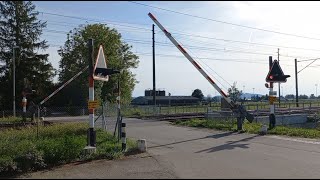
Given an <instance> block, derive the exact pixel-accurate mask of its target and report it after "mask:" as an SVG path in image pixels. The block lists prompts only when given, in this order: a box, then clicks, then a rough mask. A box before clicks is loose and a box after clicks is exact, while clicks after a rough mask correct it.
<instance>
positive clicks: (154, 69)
mask: <svg viewBox="0 0 320 180" xmlns="http://www.w3.org/2000/svg"><path fill="white" fill-rule="evenodd" d="M154 44H155V43H154V24H152V59H153V104H154V111H153V113H155V110H156V65H155V63H156V62H155V61H156V57H155V45H154Z"/></svg>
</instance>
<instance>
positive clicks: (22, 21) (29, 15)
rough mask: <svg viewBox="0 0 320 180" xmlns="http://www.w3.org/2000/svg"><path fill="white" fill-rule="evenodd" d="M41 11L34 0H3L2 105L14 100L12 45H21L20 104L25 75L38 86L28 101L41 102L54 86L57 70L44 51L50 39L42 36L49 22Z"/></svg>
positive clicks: (0, 22) (18, 71) (0, 29)
mask: <svg viewBox="0 0 320 180" xmlns="http://www.w3.org/2000/svg"><path fill="white" fill-rule="evenodd" d="M38 15H39V12H37V11H36V9H35V5H34V4H33V3H32V2H31V1H0V44H1V45H0V84H1V88H0V99H1V101H0V108H3V109H7V108H11V107H12V104H13V102H12V88H13V87H12V81H13V73H12V69H13V63H12V56H13V47H18V48H19V49H18V52H16V58H15V59H16V63H15V65H16V69H15V72H16V78H15V79H16V83H15V84H16V104H17V105H18V104H20V103H19V102H21V99H22V95H21V94H22V91H23V88H24V78H26V80H28V81H29V82H30V84H29V85H30V86H31V88H32V89H34V90H36V94H35V95H34V96H33V98H31V99H28V102H30V101H34V102H35V103H38V102H39V101H40V100H41V99H42V98H44V97H45V96H47V95H48V92H50V90H51V88H52V86H53V83H52V81H53V77H54V75H55V71H54V69H53V67H52V65H51V63H50V62H49V61H48V56H49V54H45V53H41V52H43V51H45V50H46V49H47V48H48V45H47V41H45V40H41V35H42V30H43V28H45V27H46V22H42V21H40V20H39V19H38ZM28 104H29V103H28ZM1 106H2V107H1Z"/></svg>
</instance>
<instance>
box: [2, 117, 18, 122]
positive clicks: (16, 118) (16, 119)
mask: <svg viewBox="0 0 320 180" xmlns="http://www.w3.org/2000/svg"><path fill="white" fill-rule="evenodd" d="M19 122H22V118H20V117H15V118H14V117H13V116H10V117H3V118H0V123H19Z"/></svg>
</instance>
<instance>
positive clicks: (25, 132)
mask: <svg viewBox="0 0 320 180" xmlns="http://www.w3.org/2000/svg"><path fill="white" fill-rule="evenodd" d="M87 129H88V124H87V123H65V124H54V125H51V126H46V127H40V128H39V131H38V138H37V128H36V127H29V128H23V129H20V130H17V129H8V130H5V131H2V132H1V136H0V154H1V156H0V176H4V177H8V176H13V175H16V174H20V173H24V172H28V171H34V170H40V169H44V168H50V167H53V166H57V165H61V164H66V163H70V162H74V161H88V160H94V159H102V158H103V159H116V158H120V157H121V156H123V155H124V152H122V150H121V143H118V142H117V139H116V138H114V137H113V136H112V135H111V134H110V133H108V132H105V131H103V130H101V129H97V130H96V144H97V149H96V153H94V154H84V151H83V149H84V147H85V146H86V143H87V142H86V139H87ZM136 149H137V144H136V142H134V141H132V140H130V139H128V140H127V152H126V153H128V152H131V151H135V150H136Z"/></svg>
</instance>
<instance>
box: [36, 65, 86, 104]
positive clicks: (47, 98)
mask: <svg viewBox="0 0 320 180" xmlns="http://www.w3.org/2000/svg"><path fill="white" fill-rule="evenodd" d="M88 67H89V66H86V67H85V68H83V69H82V70H81V71H80V72H78V73H77V74H76V75H74V76H73V77H72V78H71V79H69V80H68V81H67V82H65V83H64V84H62V86H60V87H59V88H58V89H56V90H55V91H54V92H53V93H51V94H50V95H49V96H47V97H46V98H44V100H42V101H41V102H40V105H42V104H43V103H45V102H46V101H48V100H49V99H50V98H51V97H52V96H54V95H55V94H57V93H58V92H59V91H60V90H61V89H63V88H64V87H65V86H66V85H68V84H69V83H70V82H71V81H73V80H74V79H76V78H77V77H78V76H80V74H82V73H83V72H84V71H85V70H87V69H88Z"/></svg>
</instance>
